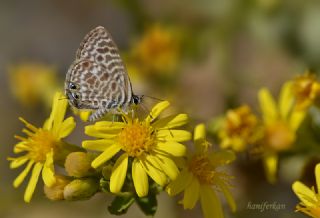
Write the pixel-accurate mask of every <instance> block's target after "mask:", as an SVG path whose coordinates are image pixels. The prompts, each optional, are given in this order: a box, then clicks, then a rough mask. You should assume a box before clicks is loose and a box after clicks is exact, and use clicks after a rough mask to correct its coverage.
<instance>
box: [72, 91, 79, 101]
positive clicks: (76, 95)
mask: <svg viewBox="0 0 320 218" xmlns="http://www.w3.org/2000/svg"><path fill="white" fill-rule="evenodd" d="M72 97H73V98H74V99H77V100H79V99H80V95H79V94H77V93H72Z"/></svg>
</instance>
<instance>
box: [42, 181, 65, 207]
mask: <svg viewBox="0 0 320 218" xmlns="http://www.w3.org/2000/svg"><path fill="white" fill-rule="evenodd" d="M55 177H56V183H55V184H54V185H53V186H51V187H48V186H44V188H43V189H44V193H45V195H46V197H47V198H48V199H50V200H52V201H59V200H64V196H63V190H64V188H65V186H66V185H68V184H69V183H70V179H68V177H66V176H62V175H56V176H55Z"/></svg>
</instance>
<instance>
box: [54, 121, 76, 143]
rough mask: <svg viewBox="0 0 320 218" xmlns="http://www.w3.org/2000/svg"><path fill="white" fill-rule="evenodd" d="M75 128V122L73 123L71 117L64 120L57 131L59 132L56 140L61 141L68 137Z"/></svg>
mask: <svg viewBox="0 0 320 218" xmlns="http://www.w3.org/2000/svg"><path fill="white" fill-rule="evenodd" d="M75 127H76V122H75V121H74V118H73V117H69V118H67V119H65V120H64V121H63V122H62V124H61V126H60V128H59V130H58V131H59V133H58V139H61V138H64V137H67V136H68V135H70V133H71V132H72V131H73V130H74V128H75Z"/></svg>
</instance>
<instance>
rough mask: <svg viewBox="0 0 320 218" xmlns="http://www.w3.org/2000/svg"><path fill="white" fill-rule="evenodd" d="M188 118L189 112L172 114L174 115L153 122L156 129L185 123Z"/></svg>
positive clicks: (169, 127) (170, 127)
mask: <svg viewBox="0 0 320 218" xmlns="http://www.w3.org/2000/svg"><path fill="white" fill-rule="evenodd" d="M188 119H189V118H188V115H187V114H178V115H172V116H168V117H164V118H161V119H159V120H157V121H155V122H154V123H153V124H152V127H153V128H155V129H161V128H167V129H172V128H175V127H179V126H183V125H185V124H186V123H187V122H188Z"/></svg>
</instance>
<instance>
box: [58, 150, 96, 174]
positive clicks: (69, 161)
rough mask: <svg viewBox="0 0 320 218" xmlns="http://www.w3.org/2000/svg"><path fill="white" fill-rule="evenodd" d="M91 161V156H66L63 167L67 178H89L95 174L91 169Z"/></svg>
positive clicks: (75, 153)
mask: <svg viewBox="0 0 320 218" xmlns="http://www.w3.org/2000/svg"><path fill="white" fill-rule="evenodd" d="M93 159H94V156H93V155H92V154H88V153H85V152H72V153H70V154H69V155H68V156H67V158H66V161H65V163H64V167H65V169H66V171H67V173H68V175H69V176H74V177H77V178H81V177H86V176H90V175H92V174H93V173H94V172H95V171H94V169H93V168H92V167H91V162H92V160H93Z"/></svg>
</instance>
